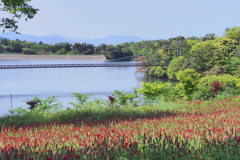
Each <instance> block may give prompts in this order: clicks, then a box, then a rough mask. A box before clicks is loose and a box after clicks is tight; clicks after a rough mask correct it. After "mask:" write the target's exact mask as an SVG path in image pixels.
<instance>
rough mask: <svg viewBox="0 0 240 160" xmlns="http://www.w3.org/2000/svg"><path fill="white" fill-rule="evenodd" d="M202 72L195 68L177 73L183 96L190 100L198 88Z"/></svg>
mask: <svg viewBox="0 0 240 160" xmlns="http://www.w3.org/2000/svg"><path fill="white" fill-rule="evenodd" d="M199 77H200V74H198V73H196V72H195V70H194V69H186V70H184V71H179V72H178V73H177V79H178V80H179V81H180V83H178V84H177V86H176V87H177V89H178V91H179V93H180V95H181V96H183V97H184V99H186V100H190V99H191V96H192V94H193V92H194V91H195V90H196V89H197V85H198V82H199Z"/></svg>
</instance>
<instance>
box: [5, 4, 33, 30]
mask: <svg viewBox="0 0 240 160" xmlns="http://www.w3.org/2000/svg"><path fill="white" fill-rule="evenodd" d="M30 1H31V0H1V2H0V10H1V11H3V12H5V13H8V14H9V15H10V18H5V17H2V19H1V20H0V27H2V28H3V32H4V31H5V30H9V31H13V32H17V29H18V25H17V23H18V21H17V19H20V18H22V17H23V16H25V20H26V21H27V20H28V19H32V18H33V17H34V16H35V14H37V12H38V9H35V8H33V7H32V6H31V5H29V4H28V3H29V2H30Z"/></svg>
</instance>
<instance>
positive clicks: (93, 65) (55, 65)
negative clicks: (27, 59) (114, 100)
mask: <svg viewBox="0 0 240 160" xmlns="http://www.w3.org/2000/svg"><path fill="white" fill-rule="evenodd" d="M166 65H167V64H152V63H112V64H111V63H110V64H107V63H103V64H32V65H0V69H27V68H70V67H140V66H145V67H149V66H166Z"/></svg>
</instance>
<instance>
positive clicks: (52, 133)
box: [0, 96, 240, 160]
mask: <svg viewBox="0 0 240 160" xmlns="http://www.w3.org/2000/svg"><path fill="white" fill-rule="evenodd" d="M239 115H240V96H235V97H228V98H225V99H213V100H207V101H203V100H194V101H183V100H178V101H176V102H160V103H158V104H156V105H146V106H141V107H116V108H111V107H101V106H98V105H92V106H84V107H82V108H81V109H78V110H75V109H68V110H65V111H63V110H62V111H58V112H56V113H51V112H48V113H44V112H30V113H28V114H26V115H19V116H13V117H1V118H0V126H1V128H2V129H1V131H0V150H1V152H0V159H28V160H30V159H31V160H35V159H49V160H50V159H148V160H150V159H165V160H166V159H184V160H185V159H234V160H235V159H239V157H240V154H239V153H240V134H239V132H240V127H239V126H240V116H239Z"/></svg>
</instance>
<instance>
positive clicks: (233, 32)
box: [225, 27, 240, 43]
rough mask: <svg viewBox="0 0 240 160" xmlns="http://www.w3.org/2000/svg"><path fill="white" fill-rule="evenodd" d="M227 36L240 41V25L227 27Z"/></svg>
mask: <svg viewBox="0 0 240 160" xmlns="http://www.w3.org/2000/svg"><path fill="white" fill-rule="evenodd" d="M225 37H226V38H231V39H235V40H236V41H238V43H239V41H240V27H232V28H230V29H229V28H228V29H226V33H225Z"/></svg>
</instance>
